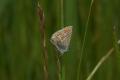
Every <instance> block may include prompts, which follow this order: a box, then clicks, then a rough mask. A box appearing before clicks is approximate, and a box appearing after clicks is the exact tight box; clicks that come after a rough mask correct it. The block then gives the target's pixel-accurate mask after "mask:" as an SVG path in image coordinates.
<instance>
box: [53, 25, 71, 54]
mask: <svg viewBox="0 0 120 80" xmlns="http://www.w3.org/2000/svg"><path fill="white" fill-rule="evenodd" d="M71 35H72V26H67V27H65V28H63V29H61V30H58V31H57V32H55V33H54V34H53V35H52V37H51V42H52V44H53V45H55V46H56V48H57V49H58V50H59V51H60V52H61V53H62V54H63V53H64V52H66V51H67V50H68V47H69V43H70V39H71Z"/></svg>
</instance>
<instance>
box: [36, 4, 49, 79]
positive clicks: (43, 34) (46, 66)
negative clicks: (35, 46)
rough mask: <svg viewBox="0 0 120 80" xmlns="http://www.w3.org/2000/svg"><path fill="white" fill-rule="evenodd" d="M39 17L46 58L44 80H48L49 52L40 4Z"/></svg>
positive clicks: (44, 56) (42, 45) (42, 44)
mask: <svg viewBox="0 0 120 80" xmlns="http://www.w3.org/2000/svg"><path fill="white" fill-rule="evenodd" d="M38 15H39V21H40V22H39V24H40V34H41V47H42V49H43V58H44V60H43V61H44V62H43V63H44V64H43V65H44V66H43V69H44V79H45V80H48V52H47V48H46V38H45V16H44V12H43V10H42V8H41V7H40V5H39V3H38Z"/></svg>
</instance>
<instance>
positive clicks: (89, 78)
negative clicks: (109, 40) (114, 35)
mask: <svg viewBox="0 0 120 80" xmlns="http://www.w3.org/2000/svg"><path fill="white" fill-rule="evenodd" d="M113 51H114V48H111V49H110V50H109V51H108V52H107V54H106V55H105V56H103V57H102V58H101V59H100V61H99V62H98V64H97V65H96V66H95V68H94V69H93V71H92V72H91V73H90V75H89V76H88V77H87V79H86V80H91V79H92V77H93V76H94V74H95V72H96V71H97V70H98V69H99V67H100V66H101V65H102V64H103V63H104V62H105V60H107V59H108V58H109V56H110V55H111V54H112V53H113Z"/></svg>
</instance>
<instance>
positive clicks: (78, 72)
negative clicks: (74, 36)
mask: <svg viewBox="0 0 120 80" xmlns="http://www.w3.org/2000/svg"><path fill="white" fill-rule="evenodd" d="M93 2H94V0H92V1H91V4H90V9H89V13H88V17H87V21H86V24H85V33H84V38H83V44H82V48H81V54H80V58H79V59H80V60H79V64H78V69H77V80H80V79H79V75H80V66H81V62H82V56H83V52H84V47H85V41H86V36H87V31H88V23H89V20H90V15H91V10H92V5H93Z"/></svg>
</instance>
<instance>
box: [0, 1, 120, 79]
mask: <svg viewBox="0 0 120 80" xmlns="http://www.w3.org/2000/svg"><path fill="white" fill-rule="evenodd" d="M39 3H40V5H41V7H42V8H43V10H44V15H45V27H46V29H45V33H46V41H47V43H46V44H47V45H46V46H47V51H48V65H47V67H48V80H58V78H57V65H56V62H57V60H56V54H58V52H57V51H56V50H55V49H56V48H54V46H53V45H52V44H51V43H50V38H51V35H52V34H53V33H54V32H55V31H57V30H59V29H61V28H63V27H64V26H68V25H71V26H73V34H72V39H71V43H70V48H69V50H68V52H66V53H65V54H64V55H63V56H62V66H63V71H62V73H63V74H62V75H63V77H64V78H63V79H62V80H77V77H78V76H77V73H78V72H80V74H79V80H85V79H86V78H87V76H88V75H89V74H90V72H91V71H92V70H93V68H94V67H95V65H96V64H97V63H98V61H99V60H100V59H101V58H102V56H104V55H105V54H106V53H107V52H108V51H109V49H110V48H112V47H114V46H115V45H116V44H115V41H114V38H116V39H119V38H120V35H119V34H120V26H119V23H120V9H119V8H120V0H94V3H93V5H92V11H91V15H90V20H89V24H88V30H87V36H86V42H85V47H84V52H83V54H82V62H81V65H80V71H78V65H79V60H80V55H81V47H82V43H83V37H84V33H85V25H86V21H87V17H88V13H89V9H90V4H91V0H63V4H62V5H63V8H61V0H39ZM37 4H38V0H0V80H44V70H43V66H44V65H43V63H44V57H43V51H42V48H41V45H40V42H41V38H40V34H41V32H40V25H39V16H38V14H37ZM61 11H63V14H62V16H63V17H64V18H62V19H63V20H61ZM62 22H63V24H62ZM114 25H116V35H115V36H113V26H114ZM92 80H120V53H119V51H118V47H115V52H114V53H113V54H112V55H111V56H110V57H109V58H108V59H107V60H106V61H105V63H103V65H102V66H101V67H100V68H99V69H98V71H97V72H96V73H95V75H94V77H93V79H92Z"/></svg>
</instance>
